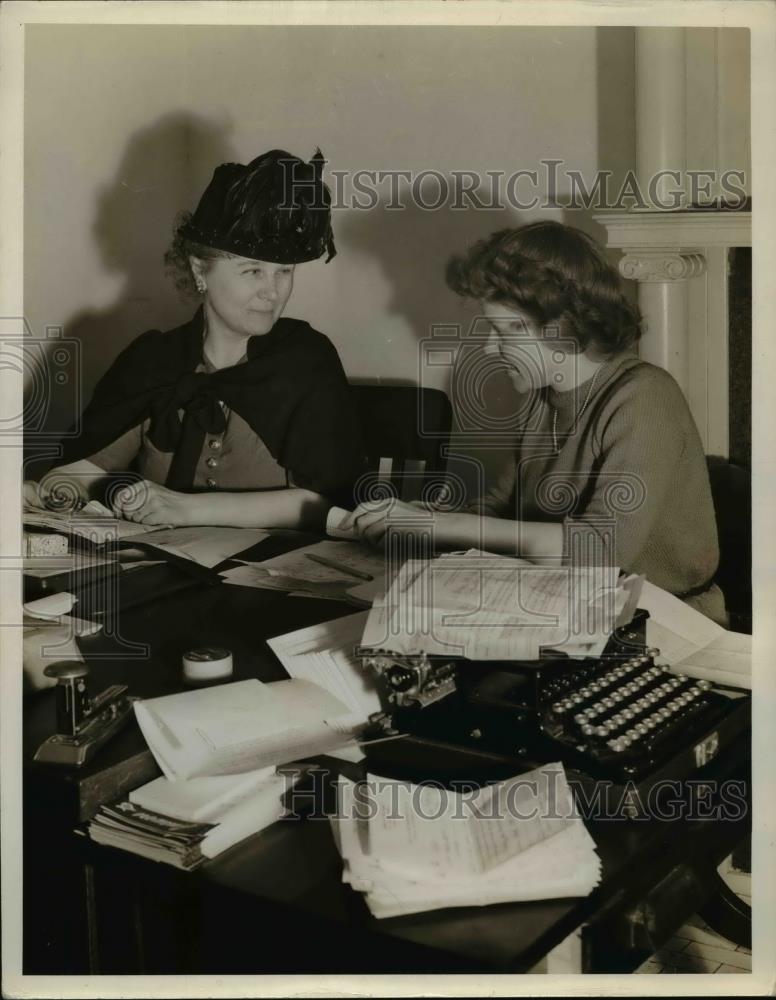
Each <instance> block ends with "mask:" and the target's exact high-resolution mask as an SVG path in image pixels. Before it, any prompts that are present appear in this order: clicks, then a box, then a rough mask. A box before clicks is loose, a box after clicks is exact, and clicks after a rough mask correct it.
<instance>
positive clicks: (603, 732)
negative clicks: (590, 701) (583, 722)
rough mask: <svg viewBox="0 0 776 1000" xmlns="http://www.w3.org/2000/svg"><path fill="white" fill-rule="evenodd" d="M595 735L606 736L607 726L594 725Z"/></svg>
mask: <svg viewBox="0 0 776 1000" xmlns="http://www.w3.org/2000/svg"><path fill="white" fill-rule="evenodd" d="M595 735H596V736H608V735H609V729H608V727H607V726H596V727H595Z"/></svg>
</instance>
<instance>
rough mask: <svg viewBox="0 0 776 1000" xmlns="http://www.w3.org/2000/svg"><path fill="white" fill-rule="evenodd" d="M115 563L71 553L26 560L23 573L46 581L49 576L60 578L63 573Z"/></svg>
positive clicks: (106, 559) (96, 557)
mask: <svg viewBox="0 0 776 1000" xmlns="http://www.w3.org/2000/svg"><path fill="white" fill-rule="evenodd" d="M114 561H115V560H114V559H112V558H106V557H105V556H97V555H92V554H91V553H87V552H71V553H70V554H69V555H66V556H37V557H35V558H28V559H25V560H24V563H23V569H22V572H23V573H24V575H25V576H32V577H35V578H36V579H39V580H44V579H45V578H46V577H48V576H58V575H59V574H61V573H74V572H76V571H80V570H83V569H91V568H93V567H94V566H108V565H110V564H111V563H113V562H114Z"/></svg>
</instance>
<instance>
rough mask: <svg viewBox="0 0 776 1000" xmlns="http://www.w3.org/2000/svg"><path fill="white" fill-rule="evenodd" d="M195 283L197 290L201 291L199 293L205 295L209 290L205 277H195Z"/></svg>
mask: <svg viewBox="0 0 776 1000" xmlns="http://www.w3.org/2000/svg"><path fill="white" fill-rule="evenodd" d="M194 284H195V285H196V286H197V291H198V292H199V294H200V295H204V294H205V292H206V291H207V285H206V284H205V279H204V278H199V277H198V278H195V279H194Z"/></svg>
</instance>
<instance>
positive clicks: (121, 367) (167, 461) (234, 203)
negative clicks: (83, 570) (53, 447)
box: [25, 150, 362, 527]
mask: <svg viewBox="0 0 776 1000" xmlns="http://www.w3.org/2000/svg"><path fill="white" fill-rule="evenodd" d="M323 163H324V160H323V157H322V155H321V153H320V151H318V152H317V153H316V155H315V157H314V158H313V160H312V161H311V162H310V163H304V162H303V161H302V160H300V159H298V158H296V157H294V156H291V154H289V153H286V152H284V151H282V150H273V151H271V152H269V153H265V154H264V155H263V156H259V157H258V158H257V159H255V160H253V162H252V163H250V164H248V166H243V165H241V164H236V163H225V164H222V165H221V166H220V167H218V168H217V169H216V171H215V173H214V175H213V179H212V180H211V182H210V184H209V186H208V187H207V189H206V190H205V193H204V194H203V196H202V199H201V201H200V203H199V205H198V207H197V210H196V212H194V214H193V215H186V216H184V218H183V221H182V222H181V224H180V225H179V226H178V227H177V229H176V232H175V237H174V240H173V244H172V246H171V248H170V250H169V251H168V252H167V254H166V255H165V261H166V263H167V265H168V268H169V269H170V271H171V272H172V273H173V276H174V277H175V280H176V284H177V285H178V287H179V288H181V289H182V290H184V291H191V292H194V293H195V294H197V295H199V296H201V299H202V305H201V306H200V308H199V309H198V310H197V312H196V314H195V315H194V317H193V318H192V319H191V320H190V321H189V322H188V323H186V324H184V325H183V326H181V327H178V328H177V329H176V330H172V331H170V332H167V333H161V332H159V331H158V330H151V331H148V332H147V333H144V334H143V335H142V336H140V337H138V338H137V340H135V341H134V342H133V343H131V344H130V345H129V346H128V347H127V348H126V349H125V350H124V351H123V352H122V353H121V354H120V355H119V357H118V358H117V359H116V361H115V362H114V364H113V365H112V367H111V368H110V369H109V371H108V372H107V373H106V374H105V375H104V376H103V378H102V379H101V380H100V382H99V383H98V385H97V388H96V390H95V393H94V397H93V399H92V401H91V403H90V404H89V406H88V407H87V409H86V411H85V413H84V415H83V429H82V432H81V434H80V435H79V437H78V438H77V439H75V440H74V441H73V442H72V443H70V444H67V445H66V446H65V459H66V461H67V463H68V464H66V465H63V466H60V467H59V468H58V469H56V470H54V471H52V472H50V473H48V474H47V476H46V477H45V480H44V483H42V484H41V485H40V486H39V487H37V494H38V496H39V497H41V498H43V499H45V498H46V497H49V498H50V497H51V496H52V494H55V495H62V494H63V493H65V492H68V491H69V492H72V491H73V490H74V489H75V488H77V489H78V490H79V492H80V494H81V495H82V496H85V495H95V493H96V491H101V492H102V493H103V494H105V490H104V487H105V485H106V475H107V476H108V480H107V482H108V485H110V482H111V480H110V476H109V474H111V473H114V474H115V473H121V472H126V471H127V470H130V469H133V470H134V471H135V472H136V473H138V474H139V476H140V481H139V482H137V483H135V484H134V485H131V486H130V487H127V486H126V482H127V479H126V477H123V482H124V484H125V485H124V487H123V488H121V489H118V490H117V489H114V490H112V491H111V490H108V492H107V495H108V496H109V497H110V500H111V503H112V504H113V506H114V508H115V509H117V510H118V511H119V512H121V513H122V514H123V515H124V516H125V517H127V518H129V519H131V520H134V521H140V522H143V523H147V524H171V525H178V524H227V525H251V526H258V527H297V526H300V525H302V524H307V523H310V524H314V523H316V521H317V519H318V517H319V516H320V514H321V513H322V512H324V511H325V509H326V508H327V506H328V499H335V500H336V499H339V500H346V499H347V498H348V497H349V495H350V490H351V487H352V485H353V483H354V481H355V479H356V478H357V476H358V474H359V471H360V469H361V463H362V448H361V440H360V436H359V434H358V429H357V428H358V424H357V421H356V419H355V415H354V412H353V410H352V408H351V399H350V395H349V390H348V384H347V380H346V378H345V374H344V372H343V370H342V365H341V364H340V360H339V357H338V355H337V352H336V350H335V348H334V347H333V345H332V344H331V343H330V341H329V340H328V339H327V338H326V337H325V336H324V335H323V334H321V333H318V332H317V331H316V330H314V329H312V327H310V326H309V325H308V324H307V323H304V322H302V321H300V320H294V319H285V318H282V314H283V311H284V309H285V306H286V303H287V302H288V299H289V296H290V295H291V290H292V288H293V283H294V268H295V265H296V264H300V263H303V262H305V261H311V260H315V259H317V258H318V257H320V256H322V255H323V254H324V253H326V254H327V261H328V260H330V259H331V258H332V257H333V256H334V254H335V253H336V250H335V248H334V239H333V236H332V231H331V222H330V196H329V192H328V189H327V188H326V185H325V184H324V183H323V182H322V179H321V172H322V167H323ZM113 482H114V485H115V483H116V479H115V478H114V480H113ZM25 492H26V495H27V499H30V498H31V497H30V492H31V491H30V490H29V489H28V490H26V491H25ZM324 497H325V498H327V499H324Z"/></svg>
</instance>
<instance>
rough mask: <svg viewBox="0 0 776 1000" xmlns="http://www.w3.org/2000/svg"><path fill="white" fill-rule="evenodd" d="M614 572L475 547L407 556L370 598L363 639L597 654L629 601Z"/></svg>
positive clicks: (419, 647)
mask: <svg viewBox="0 0 776 1000" xmlns="http://www.w3.org/2000/svg"><path fill="white" fill-rule="evenodd" d="M617 575H618V571H617V569H616V568H615V567H596V566H591V567H569V566H562V567H546V566H536V565H533V564H532V563H528V562H526V561H524V560H521V559H512V558H508V557H506V556H496V555H491V554H489V553H484V552H477V551H471V552H466V553H451V554H449V555H444V556H440V557H439V558H437V559H432V560H429V561H414V560H410V561H408V562H407V563H405V564H404V566H403V567H402V569H401V570H400V571H399V573H398V575H397V577H396V579H395V580H394V582H393V585H392V586H391V588H390V589H389V590H388V592H387V593H386V594H385V595H384V596H383V597H378V598H377V599H376V600H375V603H374V605H373V606H372V610H371V612H370V614H369V618H368V620H367V626H366V629H365V631H364V637H363V645H364V646H368V647H370V648H378V649H388V650H391V651H392V652H395V653H401V654H405V655H412V654H418V653H436V654H440V655H447V656H463V657H466V658H468V659H472V660H533V659H537V658H538V657H539V655H540V652H541V651H542V650H543V649H561V650H563V651H564V652H566V653H567V654H568V655H573V656H596V655H600V652H601V651H602V650H603V648H604V646H605V645H606V643H607V641H608V639H609V637H610V635H611V633H612V630H613V628H614V626H615V622H616V620H617V617H618V615H619V613H620V612H621V611H622V609H623V607H624V606H625V604H626V602H627V599H628V593H627V592H626V590H625V589H624V588H623V587H620V586H618V582H617Z"/></svg>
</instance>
